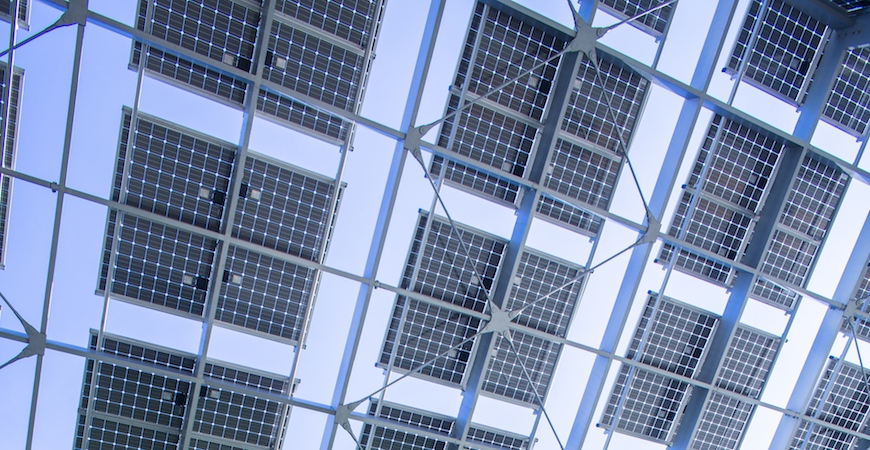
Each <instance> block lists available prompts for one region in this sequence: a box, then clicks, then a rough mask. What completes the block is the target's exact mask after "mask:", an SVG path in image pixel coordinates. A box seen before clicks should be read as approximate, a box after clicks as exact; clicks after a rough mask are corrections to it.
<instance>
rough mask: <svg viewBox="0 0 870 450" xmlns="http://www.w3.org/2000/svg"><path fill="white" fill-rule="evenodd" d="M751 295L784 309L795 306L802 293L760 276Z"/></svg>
mask: <svg viewBox="0 0 870 450" xmlns="http://www.w3.org/2000/svg"><path fill="white" fill-rule="evenodd" d="M751 295H752V296H753V297H755V298H757V299H759V300H762V301H765V302H768V303H770V304H772V305H774V306H777V307H780V308H784V309H792V308H794V306H795V305H796V304H797V302H798V300H800V298H801V296H800V295H797V294H795V293H794V292H792V291H790V290H788V289H785V288H783V287H781V286H779V285H777V284H775V283H773V282H771V281H769V280H765V279H763V278H760V277H759V278H758V279H756V280H755V285H754V286H753V287H752V293H751Z"/></svg>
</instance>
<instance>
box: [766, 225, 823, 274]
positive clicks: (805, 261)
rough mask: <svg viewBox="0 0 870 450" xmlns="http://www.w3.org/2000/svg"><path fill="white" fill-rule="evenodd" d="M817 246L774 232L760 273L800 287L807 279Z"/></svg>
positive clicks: (813, 243)
mask: <svg viewBox="0 0 870 450" xmlns="http://www.w3.org/2000/svg"><path fill="white" fill-rule="evenodd" d="M818 250H819V246H818V245H817V244H816V243H815V242H810V241H808V240H806V239H801V238H799V237H796V236H794V235H792V234H790V233H786V232H784V231H782V230H775V231H774V232H773V237H772V238H771V239H770V243H769V246H768V248H767V253H765V255H764V260H763V261H762V262H761V272H762V273H765V274H767V275H770V276H772V277H774V278H776V279H778V280H781V281H785V282H787V283H793V284H796V285H798V286H802V285H803V284H804V282H805V281H806V280H807V278H808V277H809V272H810V268H811V267H812V265H813V260H814V259H815V256H816V253H817V252H818Z"/></svg>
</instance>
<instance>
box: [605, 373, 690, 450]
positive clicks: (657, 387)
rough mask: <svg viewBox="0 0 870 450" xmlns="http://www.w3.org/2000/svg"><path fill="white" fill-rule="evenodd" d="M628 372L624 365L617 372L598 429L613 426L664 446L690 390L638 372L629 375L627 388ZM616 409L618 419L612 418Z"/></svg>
mask: <svg viewBox="0 0 870 450" xmlns="http://www.w3.org/2000/svg"><path fill="white" fill-rule="evenodd" d="M629 371H630V369H629V366H627V365H623V366H622V368H621V369H620V371H619V375H618V376H617V378H616V383H615V384H614V386H613V392H612V393H611V395H610V400H609V401H608V402H607V405H606V406H605V408H604V414H603V416H602V418H601V425H603V426H605V427H607V428H612V427H613V426H614V424H615V426H616V428H617V429H618V430H619V431H622V432H625V433H628V434H633V435H636V436H640V437H643V438H645V439H651V440H653V441H656V442H662V443H668V441H669V440H670V439H671V437H672V434H673V431H674V430H676V425H677V423H678V420H679V413H680V410H681V409H682V408H681V406H682V405H683V404H684V402H685V401H688V398H689V397H690V396H691V394H692V387H691V386H690V385H689V384H688V383H684V382H681V381H678V380H676V379H673V378H670V377H666V376H664V375H659V374H657V373H653V372H649V371H646V370H644V369H640V368H636V369H635V370H634V372H633V373H632V374H631V380H630V385H629ZM626 386H628V388H627V389H626ZM622 392H624V395H623V394H621V393H622ZM620 399H622V400H620ZM620 401H621V402H622V404H621V406H619V404H620ZM618 408H619V417H618V418H616V417H615V414H616V413H617V409H618Z"/></svg>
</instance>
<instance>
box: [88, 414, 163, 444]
mask: <svg viewBox="0 0 870 450" xmlns="http://www.w3.org/2000/svg"><path fill="white" fill-rule="evenodd" d="M92 422H93V425H92V426H91V428H90V431H89V436H88V437H89V441H88V447H87V448H88V450H122V449H123V450H127V449H129V450H139V449H143V448H147V449H151V450H171V449H176V448H178V443H179V435H177V434H172V433H167V432H165V431H157V430H152V429H149V428H144V427H140V426H136V425H128V424H126V423H119V422H114V421H112V420H109V419H103V418H100V417H94V418H93V421H92Z"/></svg>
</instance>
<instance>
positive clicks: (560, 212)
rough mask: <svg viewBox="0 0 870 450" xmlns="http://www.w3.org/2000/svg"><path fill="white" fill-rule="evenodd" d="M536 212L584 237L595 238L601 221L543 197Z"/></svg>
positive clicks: (584, 212)
mask: <svg viewBox="0 0 870 450" xmlns="http://www.w3.org/2000/svg"><path fill="white" fill-rule="evenodd" d="M537 212H538V214H540V215H541V216H543V217H544V218H546V219H550V220H551V221H552V222H553V223H556V224H557V225H560V226H563V227H565V228H568V229H570V230H573V231H577V232H579V233H582V234H585V235H590V236H595V235H597V234H598V230H600V229H601V224H602V220H601V219H600V218H598V217H596V216H595V215H593V214H590V213H588V212H586V211H583V210H582V209H580V208H576V207H574V206H573V205H569V204H567V203H565V202H563V201H560V200H556V199H554V198H551V197H547V196H544V195H542V196H541V200H540V201H539V202H538V208H537Z"/></svg>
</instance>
